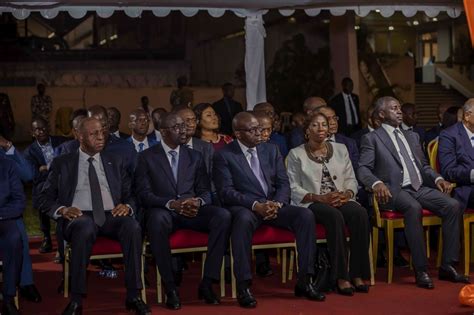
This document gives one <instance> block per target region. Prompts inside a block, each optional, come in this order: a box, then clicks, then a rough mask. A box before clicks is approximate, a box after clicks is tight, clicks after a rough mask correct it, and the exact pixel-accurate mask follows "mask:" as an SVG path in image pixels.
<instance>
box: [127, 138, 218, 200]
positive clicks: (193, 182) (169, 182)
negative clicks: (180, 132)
mask: <svg viewBox="0 0 474 315" xmlns="http://www.w3.org/2000/svg"><path fill="white" fill-rule="evenodd" d="M135 183H136V191H137V194H138V197H139V200H140V203H141V205H142V206H143V207H145V208H147V209H150V208H156V207H160V208H164V207H165V206H166V203H167V202H168V201H170V200H172V199H184V198H192V197H198V198H202V199H203V200H204V202H205V204H211V202H212V201H211V184H210V180H209V176H208V174H207V172H206V164H205V163H204V159H203V157H202V154H201V153H200V152H198V151H196V150H192V149H189V148H187V147H185V146H181V147H180V149H179V161H178V182H177V183H176V182H175V180H174V177H173V172H172V170H171V166H170V163H169V161H168V158H167V157H166V153H165V150H164V149H163V146H162V145H161V143H160V144H158V145H155V146H154V147H152V148H150V149H148V150H145V151H143V152H142V153H140V154H139V155H138V163H137V169H136V172H135Z"/></svg>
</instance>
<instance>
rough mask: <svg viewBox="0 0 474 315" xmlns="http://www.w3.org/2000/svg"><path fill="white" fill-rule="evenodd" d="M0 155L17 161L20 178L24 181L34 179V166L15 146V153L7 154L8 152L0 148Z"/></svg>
mask: <svg viewBox="0 0 474 315" xmlns="http://www.w3.org/2000/svg"><path fill="white" fill-rule="evenodd" d="M0 156H3V157H5V158H7V159H9V160H12V161H14V162H15V165H16V169H17V171H18V174H20V179H21V180H22V181H23V182H29V181H30V180H33V166H32V165H31V164H30V163H29V162H28V161H27V160H26V159H25V157H24V156H23V154H22V153H21V152H20V151H18V150H17V149H16V148H15V151H14V152H13V154H8V155H7V154H6V152H5V151H4V150H3V149H2V148H0Z"/></svg>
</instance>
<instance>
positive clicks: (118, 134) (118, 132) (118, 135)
mask: <svg viewBox="0 0 474 315" xmlns="http://www.w3.org/2000/svg"><path fill="white" fill-rule="evenodd" d="M112 134H113V135H114V136H116V137H117V138H120V130H118V129H117V131H115V132H112Z"/></svg>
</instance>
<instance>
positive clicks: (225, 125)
mask: <svg viewBox="0 0 474 315" xmlns="http://www.w3.org/2000/svg"><path fill="white" fill-rule="evenodd" d="M227 101H228V103H229V107H230V108H228V107H227V105H226V103H225V100H224V98H222V99H220V100H218V101H217V102H215V103H214V104H212V108H214V111H215V112H216V113H217V114H218V115H219V116H220V118H221V128H220V132H221V133H223V134H226V135H232V119H233V118H234V116H235V115H237V114H238V113H240V112H241V111H243V108H242V104H240V103H239V102H236V101H234V100H231V99H228V100H227Z"/></svg>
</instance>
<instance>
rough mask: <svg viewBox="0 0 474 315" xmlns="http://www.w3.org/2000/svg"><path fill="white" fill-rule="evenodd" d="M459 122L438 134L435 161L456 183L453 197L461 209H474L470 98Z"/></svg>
mask: <svg viewBox="0 0 474 315" xmlns="http://www.w3.org/2000/svg"><path fill="white" fill-rule="evenodd" d="M463 112H464V116H463V120H462V122H458V123H456V124H455V125H453V126H451V127H449V128H446V129H444V130H442V131H441V133H440V136H439V146H438V160H439V164H440V167H441V174H442V175H443V176H444V177H445V178H446V179H448V180H450V181H452V182H453V183H456V187H455V188H454V198H456V200H458V201H459V204H460V205H461V210H463V211H464V210H465V209H466V208H474V186H473V183H474V98H471V99H469V100H468V101H467V102H466V103H465V104H464V106H463Z"/></svg>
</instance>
